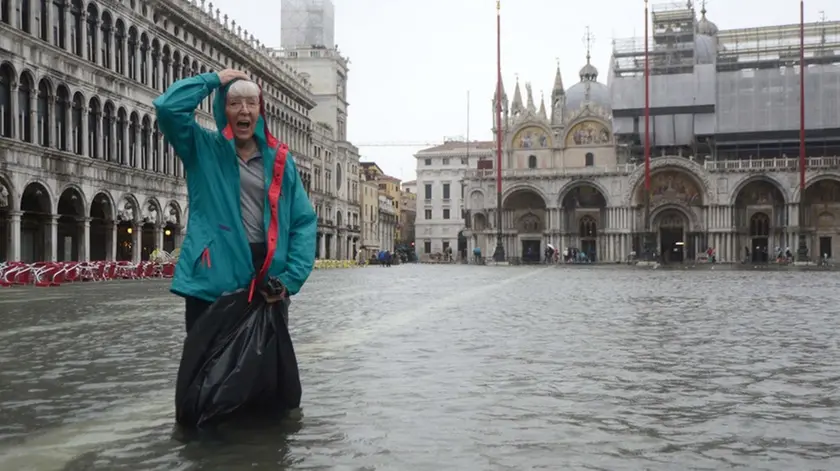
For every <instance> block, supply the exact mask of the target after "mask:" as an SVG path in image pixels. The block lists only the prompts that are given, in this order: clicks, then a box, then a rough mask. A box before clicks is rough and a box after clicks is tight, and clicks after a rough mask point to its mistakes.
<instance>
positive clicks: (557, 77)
mask: <svg viewBox="0 0 840 471" xmlns="http://www.w3.org/2000/svg"><path fill="white" fill-rule="evenodd" d="M565 93H566V90H565V89H564V88H563V75H562V74H561V73H560V59H559V58H558V59H557V72H555V74H554V89H553V90H552V91H551V96H552V97H558V96H560V95H564V94H565Z"/></svg>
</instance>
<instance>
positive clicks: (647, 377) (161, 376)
mask: <svg viewBox="0 0 840 471" xmlns="http://www.w3.org/2000/svg"><path fill="white" fill-rule="evenodd" d="M837 278H838V277H837V276H836V275H834V274H819V275H815V274H810V273H761V274H760V275H755V274H754V273H742V272H721V271H718V272H692V271H677V272H672V271H657V272H640V271H630V270H610V269H604V268H592V269H589V268H580V269H551V268H549V269H544V268H536V269H535V268H521V269H520V268H510V269H493V268H489V267H461V266H400V267H394V268H392V269H390V270H388V269H376V268H372V269H366V270H355V271H353V272H352V273H351V272H347V271H342V270H336V271H322V272H317V273H315V274H313V276H312V279H311V280H310V282H309V283H308V284H307V287H306V289H305V291H304V293H302V294H301V295H300V296H299V297H298V298H297V299H296V300H295V302H294V303H293V307H292V326H293V337H294V338H295V341H296V348H297V351H298V353H299V357H300V363H301V375H302V378H303V382H304V413H303V416H302V418H300V419H289V420H287V421H284V422H283V423H281V424H279V425H274V426H271V427H269V428H254V427H256V426H254V427H252V428H248V429H244V430H240V429H235V428H233V429H228V430H223V431H219V432H218V434H217V435H211V436H202V437H201V439H198V440H196V439H190V440H187V439H185V437H184V436H183V435H182V434H179V432H178V431H175V432H174V433H173V427H172V413H173V410H172V409H173V406H172V396H173V391H172V387H173V381H174V377H175V373H176V371H177V367H178V360H179V356H180V349H181V343H182V340H183V324H182V322H183V319H182V302H181V301H180V300H179V299H177V298H174V297H173V296H171V295H170V294H169V293H168V291H167V288H168V287H167V285H166V284H164V283H156V282H145V283H124V284H119V285H113V284H112V285H108V284H103V285H97V286H91V285H81V286H67V287H62V288H61V291H55V292H54V293H61V294H62V296H65V297H67V298H70V299H64V300H57V299H53V297H50V298H49V299H39V298H37V297H36V296H35V295H34V294H32V295H28V294H26V293H23V292H20V293H23V294H20V293H18V292H16V293H18V294H15V296H18V297H20V299H24V298H25V297H26V296H30V298H31V299H27V300H26V302H15V300H16V299H19V298H18V297H16V298H9V299H10V301H8V302H6V303H4V304H3V309H5V310H6V311H8V310H9V309H11V312H7V313H6V314H4V315H3V316H2V317H0V339H2V341H0V359H3V369H2V370H0V469H24V467H23V465H24V464H25V465H26V466H28V467H30V468H31V469H38V470H41V469H43V470H53V469H54V470H63V471H71V470H82V469H84V470H89V469H102V470H122V469H127V470H128V469H143V470H158V469H159V470H173V469H174V470H192V469H202V470H225V471H236V470H239V469H243V470H244V469H252V468H254V467H257V468H261V469H262V468H265V469H277V468H278V465H283V466H285V467H286V468H287V469H371V470H372V469H400V470H402V469H406V470H409V469H411V470H414V469H416V470H425V469H430V470H432V469H433V470H439V469H455V470H462V469H537V468H544V469H608V470H623V469H628V470H638V469H651V470H673V469H689V468H693V469H725V468H729V467H736V466H741V467H744V468H745V469H773V470H789V469H802V470H804V469H838V468H840V461H838V457H840V404H838V402H840V400H838V390H837V386H836V385H837V384H838V380H840V356H838V351H837V350H838V334H837V332H838V326H839V325H838V324H840V322H838V318H837V316H836V312H835V311H833V310H832V309H831V307H830V306H835V305H836V304H837V296H836V294H835V293H834V291H835V290H834V289H833V288H832V286H835V285H836V282H837V281H838V280H837ZM33 293H35V292H34V291H33ZM65 293H66V294H65ZM56 296H58V295H56ZM15 453H16V454H15Z"/></svg>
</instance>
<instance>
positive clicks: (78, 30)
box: [0, 0, 316, 261]
mask: <svg viewBox="0 0 840 471" xmlns="http://www.w3.org/2000/svg"><path fill="white" fill-rule="evenodd" d="M201 3H202V7H201V8H200V7H198V6H197V5H196V4H195V3H194V2H190V1H187V0H172V1H168V2H157V3H156V4H155V7H152V6H150V5H149V4H148V3H146V2H139V1H133V0H132V1H130V2H128V1H125V2H122V1H119V2H118V1H98V2H97V1H79V0H74V1H73V2H68V3H67V4H66V5H60V4H59V3H55V4H54V3H53V2H50V3H48V5H49V6H50V8H49V9H48V10H47V11H46V12H43V13H42V12H40V9H39V8H38V3H37V2H25V1H23V0H10V1H9V2H3V7H4V8H8V15H6V14H5V13H4V19H8V21H4V22H2V23H0V51H3V52H0V155H2V158H0V234H2V235H3V237H2V238H0V260H24V261H38V260H105V259H117V260H134V261H138V260H141V259H146V258H148V256H149V254H150V253H151V252H153V251H154V250H155V249H156V248H158V249H161V248H162V249H164V250H167V251H173V250H174V249H175V248H177V247H178V246H179V245H180V241H181V239H182V235H181V234H182V233H183V230H184V229H185V228H186V226H187V221H188V219H189V207H188V201H187V199H186V187H185V180H184V173H183V168H182V166H181V164H180V161H179V160H178V159H177V156H176V155H175V154H174V152H173V150H172V148H171V146H169V145H168V143H166V142H165V141H164V139H163V138H162V136H161V134H160V133H159V132H158V131H157V126H156V122H155V115H154V109H153V107H152V100H153V99H154V98H156V97H157V96H158V95H160V94H161V93H162V92H163V91H164V90H165V89H166V87H168V86H169V85H170V84H171V83H172V82H174V81H176V80H178V79H179V78H182V77H185V76H189V75H194V74H198V73H202V72H207V71H214V70H221V69H224V68H239V69H242V70H246V71H247V72H248V73H249V74H250V75H251V77H252V79H253V80H255V81H257V82H258V83H259V84H260V85H261V86H262V87H263V90H264V92H265V96H266V119H267V121H268V125H269V127H270V129H271V131H272V132H273V133H274V134H275V135H276V136H277V137H278V138H280V139H281V140H283V141H285V142H287V143H288V144H289V146H290V148H291V150H292V153H293V155H295V156H296V159H297V160H298V161H300V162H301V174H302V176H303V178H304V184H305V186H307V188H311V175H309V171H310V170H308V169H310V168H312V167H313V163H312V160H313V155H312V149H313V139H312V136H311V132H310V129H311V119H310V117H309V112H310V110H311V109H312V108H313V107H314V106H315V104H316V103H315V101H314V97H313V96H312V93H311V91H310V84H309V83H308V82H307V81H306V79H305V77H301V76H300V75H298V74H297V73H296V72H295V71H294V70H292V69H291V68H290V67H289V66H288V65H286V64H282V63H278V62H277V60H276V57H272V55H271V54H270V51H269V50H268V49H267V48H266V47H265V46H264V45H262V44H260V43H259V41H257V40H255V39H254V37H253V35H249V34H248V32H247V31H245V32H244V33H243V31H242V29H241V27H237V26H236V24H235V22H229V21H228V17H227V16H226V15H225V16H224V17H223V18H222V17H221V15H220V12H219V11H218V10H216V11H210V10H208V9H207V8H204V6H203V4H204V2H201ZM223 51H224V52H223ZM211 99H212V97H211V98H210V99H208V100H207V101H206V102H204V103H202V104H201V106H200V107H199V109H198V110H197V113H196V119H197V120H198V121H199V123H200V124H201V125H203V126H206V127H211V128H214V127H215V124H214V123H213V120H212V117H211V115H210V103H211Z"/></svg>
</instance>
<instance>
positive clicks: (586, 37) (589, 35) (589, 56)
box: [583, 26, 595, 64]
mask: <svg viewBox="0 0 840 471" xmlns="http://www.w3.org/2000/svg"><path fill="white" fill-rule="evenodd" d="M583 40H584V41H585V42H586V63H587V64H589V63H590V62H591V59H592V43H593V42H594V41H595V36H594V35H593V34H592V32H591V31H589V26H587V27H586V34H584V35H583Z"/></svg>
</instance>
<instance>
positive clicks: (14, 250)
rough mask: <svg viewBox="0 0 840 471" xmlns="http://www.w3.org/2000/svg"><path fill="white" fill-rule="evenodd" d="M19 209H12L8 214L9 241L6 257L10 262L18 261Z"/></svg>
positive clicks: (21, 213) (20, 214) (21, 214)
mask: <svg viewBox="0 0 840 471" xmlns="http://www.w3.org/2000/svg"><path fill="white" fill-rule="evenodd" d="M21 216H23V212H21V211H12V212H11V213H10V214H9V232H10V233H9V243H10V247H9V248H8V257H9V261H10V262H19V261H20V248H21V247H20V218H21Z"/></svg>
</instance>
